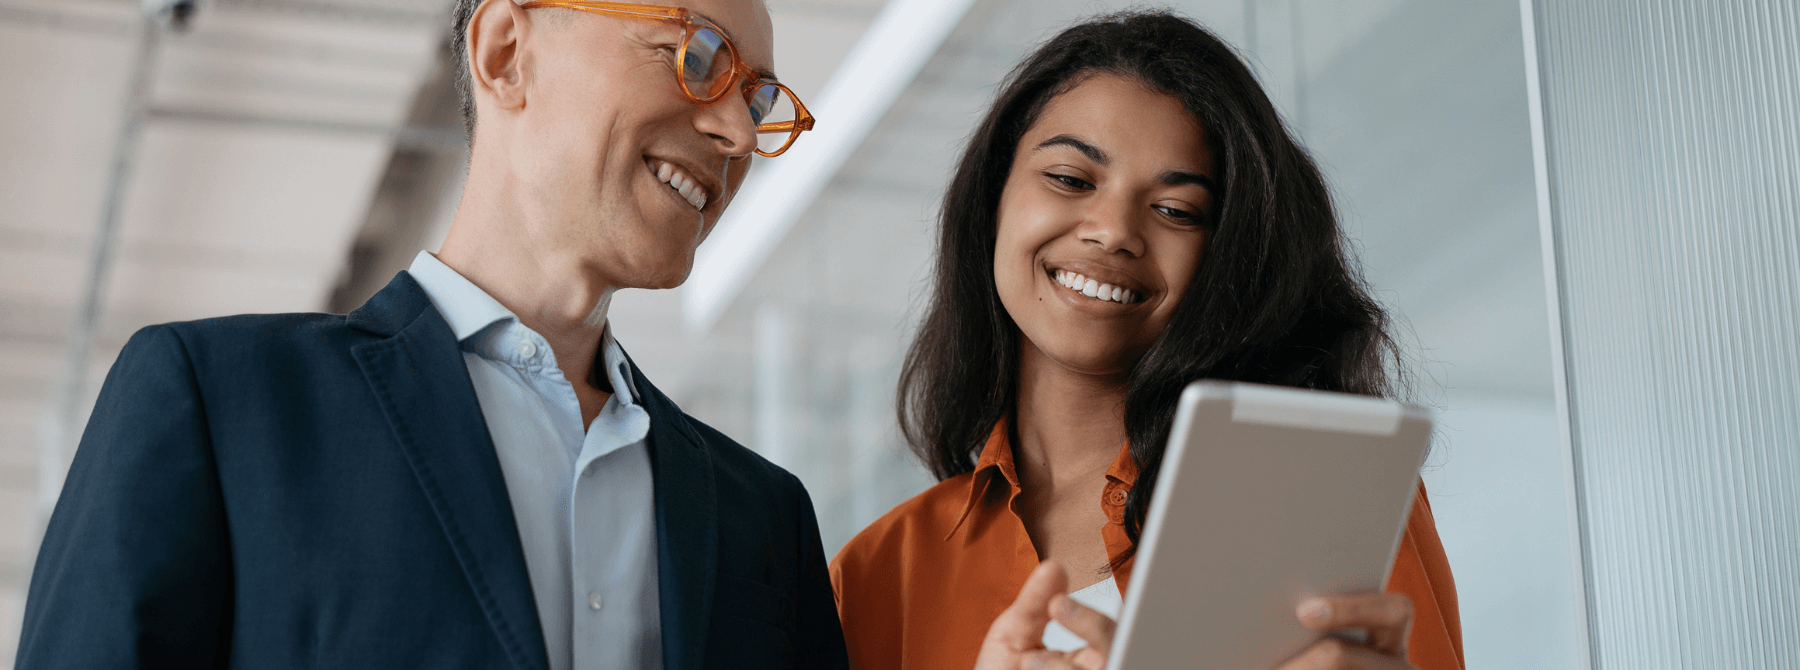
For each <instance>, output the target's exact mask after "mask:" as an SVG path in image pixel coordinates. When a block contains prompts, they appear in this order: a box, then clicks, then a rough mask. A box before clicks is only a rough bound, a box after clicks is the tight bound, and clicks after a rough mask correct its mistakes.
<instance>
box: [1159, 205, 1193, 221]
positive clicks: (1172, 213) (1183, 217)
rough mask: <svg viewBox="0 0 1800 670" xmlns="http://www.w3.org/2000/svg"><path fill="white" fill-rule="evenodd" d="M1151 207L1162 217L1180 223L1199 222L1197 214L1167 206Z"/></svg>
mask: <svg viewBox="0 0 1800 670" xmlns="http://www.w3.org/2000/svg"><path fill="white" fill-rule="evenodd" d="M1152 207H1154V208H1155V209H1156V211H1158V212H1162V213H1163V216H1167V217H1169V218H1171V219H1175V220H1176V221H1180V222H1182V223H1188V224H1193V223H1199V222H1200V213H1199V212H1190V211H1187V210H1185V209H1180V208H1176V207H1169V206H1167V205H1153V206H1152Z"/></svg>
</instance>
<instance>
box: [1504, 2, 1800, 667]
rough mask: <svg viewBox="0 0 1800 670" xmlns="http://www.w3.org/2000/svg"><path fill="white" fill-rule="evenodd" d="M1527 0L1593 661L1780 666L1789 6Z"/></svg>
mask: <svg viewBox="0 0 1800 670" xmlns="http://www.w3.org/2000/svg"><path fill="white" fill-rule="evenodd" d="M1528 7H1529V8H1530V9H1531V10H1532V11H1533V12H1534V13H1535V24H1534V27H1535V31H1534V32H1535V40H1536V47H1537V49H1536V57H1537V59H1538V64H1537V73H1538V77H1539V79H1540V82H1541V89H1540V90H1541V96H1542V124H1541V126H1542V139H1543V143H1542V147H1543V153H1542V156H1543V158H1544V165H1543V167H1544V172H1543V174H1544V176H1545V182H1544V186H1545V195H1546V196H1547V200H1546V204H1547V209H1548V212H1547V214H1548V221H1549V223H1550V224H1551V226H1550V227H1551V230H1552V231H1553V232H1554V242H1555V246H1554V251H1555V255H1554V257H1555V259H1556V271H1557V273H1558V275H1559V278H1560V281H1559V287H1560V292H1559V301H1560V303H1561V305H1560V310H1559V313H1560V317H1561V320H1562V324H1563V327H1562V331H1563V337H1562V347H1563V354H1564V357H1565V361H1566V363H1565V366H1564V369H1565V371H1566V376H1567V396H1568V406H1569V408H1570V412H1571V413H1570V418H1571V425H1572V438H1573V439H1572V445H1573V452H1574V455H1575V465H1576V472H1577V483H1578V485H1579V490H1578V494H1579V500H1580V509H1581V516H1582V529H1583V543H1584V546H1585V552H1586V561H1587V565H1586V577H1587V580H1586V581H1587V586H1586V588H1587V597H1588V617H1589V631H1590V635H1591V644H1592V650H1593V661H1594V666H1595V667H1597V668H1605V669H1608V670H1610V669H1613V668H1632V669H1634V670H1636V669H1640V668H1641V669H1654V668H1795V667H1800V84H1797V82H1800V6H1797V5H1796V4H1795V3H1794V2H1793V1H1792V0H1711V1H1709V2H1690V1H1686V0H1628V1H1627V0H1614V1H1603V0H1537V1H1536V2H1535V3H1533V4H1531V5H1528Z"/></svg>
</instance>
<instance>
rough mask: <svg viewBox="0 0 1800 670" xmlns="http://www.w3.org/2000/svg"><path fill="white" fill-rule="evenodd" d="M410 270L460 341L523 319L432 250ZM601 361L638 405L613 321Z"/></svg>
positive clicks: (622, 395)
mask: <svg viewBox="0 0 1800 670" xmlns="http://www.w3.org/2000/svg"><path fill="white" fill-rule="evenodd" d="M406 272H407V274H410V275H412V278H413V281H416V282H418V283H419V288H422V289H424V290H425V295H426V296H427V297H429V298H431V304H432V306H434V307H436V308H437V310H438V313H439V314H442V315H444V321H446V322H448V323H449V324H450V331H451V332H453V333H455V334H456V341H457V342H462V341H464V340H467V339H469V338H471V337H474V336H475V335H476V334H477V333H480V332H481V331H482V330H485V329H487V327H488V326H492V325H494V324H496V323H499V322H501V321H509V320H510V321H513V322H518V320H519V319H518V316H517V315H515V314H513V312H512V310H510V309H507V308H506V306H505V305H502V304H500V301H498V300H495V299H494V297H493V296H491V295H488V293H487V291H483V290H481V287H480V286H476V285H475V282H472V281H469V279H468V278H467V277H464V276H462V274H461V273H459V272H457V271H456V270H454V269H452V268H451V267H450V266H448V265H445V264H444V262H443V261H441V260H438V257H437V256H436V255H433V254H432V253H431V252H429V251H421V252H419V255H418V256H415V257H413V262H412V266H411V267H408V268H407V269H406ZM519 327H520V328H525V326H524V324H519ZM527 330H529V329H528V328H527ZM600 362H601V363H604V364H605V366H606V368H605V369H606V380H607V381H608V382H610V383H611V384H612V388H613V393H614V394H615V395H617V396H619V401H620V402H623V403H625V404H627V405H632V404H636V403H637V398H636V393H635V392H634V390H635V389H636V387H635V386H633V385H632V377H631V363H630V359H627V358H626V357H625V351H624V350H623V349H620V348H619V343H618V342H617V341H615V340H613V336H612V323H611V321H610V320H609V321H608V323H607V324H606V329H605V330H604V331H602V332H601V334H600Z"/></svg>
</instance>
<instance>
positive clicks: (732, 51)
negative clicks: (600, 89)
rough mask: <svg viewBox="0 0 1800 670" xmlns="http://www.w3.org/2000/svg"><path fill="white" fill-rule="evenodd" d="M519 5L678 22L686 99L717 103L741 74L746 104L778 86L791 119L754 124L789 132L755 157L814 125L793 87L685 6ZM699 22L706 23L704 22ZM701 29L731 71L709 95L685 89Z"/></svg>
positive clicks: (539, 0) (678, 62)
mask: <svg viewBox="0 0 1800 670" xmlns="http://www.w3.org/2000/svg"><path fill="white" fill-rule="evenodd" d="M519 7H520V8H522V9H539V8H560V9H573V10H576V11H582V12H588V13H591V14H601V15H613V16H626V17H632V18H638V19H650V20H654V21H674V22H677V23H680V24H681V29H682V33H681V44H680V45H678V46H677V47H676V53H675V84H676V86H677V87H679V88H680V89H681V95H682V97H683V98H686V99H687V101H688V102H692V103H694V104H697V105H710V104H712V103H715V102H718V101H719V100H720V99H721V98H724V97H725V94H726V93H728V92H730V91H731V81H732V80H736V79H738V78H739V77H742V78H743V82H744V83H743V85H742V86H741V87H740V88H741V89H742V95H743V96H744V103H745V104H750V102H751V99H752V97H753V96H755V95H756V91H757V90H758V89H760V88H762V87H763V86H773V87H775V88H777V89H780V90H781V92H782V93H786V94H787V96H788V99H789V100H792V101H793V103H794V119H793V120H792V121H777V122H774V123H763V124H758V125H757V126H756V133H757V134H759V135H761V134H765V133H767V134H774V133H779V132H786V133H787V134H788V137H787V141H785V142H783V143H782V144H781V148H779V149H776V150H774V151H771V152H766V153H765V152H764V151H763V150H762V149H754V150H753V151H755V152H756V155H758V156H763V157H765V158H774V157H776V156H780V155H781V154H783V153H786V152H787V150H788V147H791V146H793V145H794V140H796V139H799V137H800V133H803V132H806V131H808V130H812V128H813V115H812V112H809V111H807V110H806V104H805V103H802V102H800V96H797V95H794V91H793V89H790V88H788V87H787V85H786V84H783V83H781V82H779V81H774V80H768V79H763V78H762V75H761V74H758V73H757V72H756V70H753V69H750V66H749V65H748V64H746V63H744V60H743V59H742V58H739V57H738V52H737V45H735V44H732V42H731V36H729V35H726V34H725V30H724V29H723V28H720V27H718V26H716V25H712V22H711V21H706V20H705V19H699V20H696V17H695V15H694V13H693V12H692V11H689V10H688V9H687V8H686V7H665V6H661V5H637V4H627V3H620V2H587V1H583V0H531V2H526V3H522V4H520V5H519ZM702 21H704V22H705V23H704V24H703V23H702ZM703 29H704V30H711V31H713V32H714V33H717V34H718V35H719V42H720V43H721V44H722V45H723V46H724V47H725V53H727V54H729V55H730V56H731V71H730V72H728V73H726V74H725V75H723V76H724V77H726V78H727V79H726V84H725V85H724V86H722V87H720V88H719V92H718V93H715V94H712V96H711V97H704V96H700V95H695V94H694V92H693V91H692V90H690V89H689V88H688V82H687V48H688V44H689V42H690V41H692V40H693V37H694V35H695V34H697V33H699V32H700V31H701V30H703Z"/></svg>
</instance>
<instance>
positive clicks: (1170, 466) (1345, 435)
mask: <svg viewBox="0 0 1800 670" xmlns="http://www.w3.org/2000/svg"><path fill="white" fill-rule="evenodd" d="M1431 427H1432V417H1431V414H1430V412H1429V411H1428V410H1425V409H1422V408H1418V407H1411V406H1407V405H1402V404H1400V403H1396V402H1392V401H1388V400H1381V399H1378V398H1371V397H1367V396H1357V395H1348V394H1343V393H1327V392H1323V391H1306V390H1300V389H1291V388H1285V387H1276V386H1263V385H1258V384H1242V383H1230V382H1217V381H1199V382H1195V383H1193V384H1190V385H1188V387H1187V389H1186V390H1185V391H1184V392H1183V393H1182V395H1181V401H1180V405H1179V408H1178V411H1177V413H1176V415H1175V426H1174V430H1173V431H1172V432H1171V433H1170V435H1169V446H1168V451H1167V452H1166V453H1165V454H1164V456H1163V462H1162V468H1161V470H1160V473H1161V474H1160V476H1159V477H1158V478H1157V485H1156V492H1155V494H1154V495H1153V496H1151V501H1150V513H1149V515H1148V517H1147V518H1146V519H1145V522H1144V532H1143V535H1142V537H1141V539H1140V541H1139V543H1138V553H1137V558H1136V559H1135V566H1134V567H1133V568H1132V574H1131V585H1130V588H1129V589H1128V591H1127V592H1126V594H1125V605H1124V609H1123V610H1122V611H1121V616H1120V618H1119V628H1118V631H1117V633H1116V635H1115V637H1114V638H1113V640H1114V643H1113V648H1112V655H1111V657H1110V658H1109V659H1108V661H1107V667H1108V668H1112V669H1113V670H1154V669H1160V668H1194V669H1197V670H1215V669H1216V670H1261V669H1264V668H1273V667H1275V666H1276V665H1278V664H1280V663H1281V662H1282V661H1284V660H1286V659H1288V658H1289V657H1291V656H1293V655H1294V654H1296V653H1298V652H1300V651H1301V650H1303V649H1305V648H1306V646H1307V645H1310V644H1312V643H1313V642H1314V641H1315V640H1317V639H1319V637H1320V634H1319V633H1316V632H1313V631H1310V630H1307V629H1306V628H1304V627H1302V626H1301V625H1300V622H1299V620H1298V619H1296V618H1295V616H1294V609H1295V608H1296V607H1298V606H1299V604H1300V601H1301V600H1303V599H1306V598H1308V597H1312V596H1317V595H1332V594H1338V593H1350V592H1358V591H1365V592H1366V591H1378V590H1380V589H1381V588H1382V586H1383V584H1384V583H1385V581H1386V578H1387V575H1388V571H1389V570H1390V569H1391V568H1392V564H1393V560H1394V553H1395V550H1396V549H1397V548H1398V547H1399V543H1400V538H1401V535H1402V533H1403V531H1404V530H1405V527H1406V518H1407V514H1408V513H1409V511H1410V509H1411V506H1412V501H1413V497H1414V494H1415V492H1416V491H1417V486H1418V484H1417V482H1418V479H1419V467H1420V466H1421V465H1422V464H1423V461H1424V458H1425V451H1426V447H1427V446H1428V445H1429V444H1430V440H1431V429H1432V428H1431Z"/></svg>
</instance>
